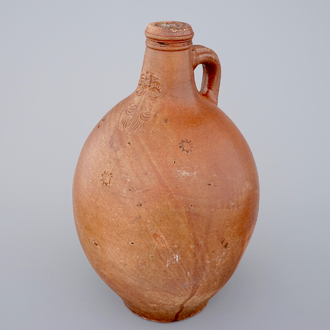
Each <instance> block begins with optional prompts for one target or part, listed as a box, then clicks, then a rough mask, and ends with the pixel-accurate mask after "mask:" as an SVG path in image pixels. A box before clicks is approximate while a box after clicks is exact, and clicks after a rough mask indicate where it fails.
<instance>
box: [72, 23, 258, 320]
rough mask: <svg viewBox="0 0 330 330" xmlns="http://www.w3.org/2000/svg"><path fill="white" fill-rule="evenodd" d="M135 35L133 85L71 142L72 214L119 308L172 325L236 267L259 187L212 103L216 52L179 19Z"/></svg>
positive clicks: (247, 155)
mask: <svg viewBox="0 0 330 330" xmlns="http://www.w3.org/2000/svg"><path fill="white" fill-rule="evenodd" d="M146 36H147V42H146V44H147V47H146V52H145V58H144V63H143V67H142V73H141V77H140V80H139V82H138V85H137V88H136V90H135V91H134V92H133V93H132V94H131V95H130V96H128V97H127V98H126V99H124V100H123V101H121V102H120V103H119V104H117V105H116V106H115V107H114V108H113V109H111V110H110V111H109V112H108V113H107V114H106V115H105V116H104V118H102V119H101V121H100V122H99V123H98V124H97V125H96V127H95V128H94V130H93V131H92V132H91V134H90V135H89V137H88V139H87V141H86V143H85V145H84V147H83V149H82V152H81V155H80V157H79V161H78V164H77V168H76V172H75V176H74V183H73V205H74V217H75V223H76V228H77V232H78V236H79V239H80V242H81V245H82V247H83V249H84V252H85V254H86V256H87V258H88V260H89V261H90V263H91V265H92V266H93V268H94V269H95V271H96V272H97V273H98V274H99V275H100V277H101V278H102V279H103V280H104V281H105V282H106V283H107V284H108V286H109V287H110V288H111V289H112V290H114V291H115V292H116V293H117V294H118V295H119V296H120V297H121V298H122V299H123V300H124V302H125V304H126V306H127V307H128V308H130V309H131V310H132V311H133V312H134V313H136V314H138V315H140V316H141V317H144V318H146V319H149V320H154V321H158V322H172V321H177V320H182V319H185V318H187V317H190V316H193V315H195V314H196V313H198V312H200V311H201V310H202V309H203V308H204V307H205V305H206V304H207V302H208V300H209V299H210V298H211V297H212V296H213V295H215V294H216V293H217V292H218V291H219V290H220V289H221V288H222V287H223V286H224V285H225V283H226V282H227V281H228V280H229V278H230V277H231V275H232V274H233V272H234V271H235V269H236V267H237V266H238V263H239V261H240V259H241V257H242V255H243V253H244V250H245V249H246V246H247V244H248V242H249V239H250V237H251V235H252V232H253V229H254V226H255V222H256V219H257V212H258V202H259V186H258V176H257V170H256V166H255V162H254V159H253V156H252V153H251V151H250V149H249V147H248V145H247V143H246V141H245V139H244V137H243V136H242V134H241V133H240V131H239V130H238V129H237V127H236V126H235V125H234V123H233V122H232V121H231V120H230V119H229V118H228V117H227V116H226V115H225V114H224V113H223V112H222V111H221V110H220V109H219V108H218V107H217V98H218V91H219V84H220V63H219V60H218V58H217V56H216V54H215V53H214V52H213V51H212V50H210V49H208V48H205V47H203V46H192V42H191V39H192V36H193V31H192V29H191V27H190V26H189V25H188V24H185V23H180V22H157V23H152V24H149V26H148V27H147V30H146ZM198 64H202V65H203V69H204V74H203V82H202V88H201V91H200V92H199V91H198V90H197V88H196V85H195V80H194V72H193V71H194V68H195V67H196V66H197V65H198Z"/></svg>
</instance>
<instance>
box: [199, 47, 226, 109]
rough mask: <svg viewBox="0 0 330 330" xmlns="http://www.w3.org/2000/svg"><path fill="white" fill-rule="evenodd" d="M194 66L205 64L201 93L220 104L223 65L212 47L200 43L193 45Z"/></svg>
mask: <svg viewBox="0 0 330 330" xmlns="http://www.w3.org/2000/svg"><path fill="white" fill-rule="evenodd" d="M192 54H193V68H194V70H195V68H196V67H197V65H199V64H202V65H203V78H202V86H201V90H200V93H201V94H202V95H204V96H205V97H207V98H208V99H209V100H210V101H212V102H214V103H215V104H218V96H219V89H220V79H221V66H220V61H219V58H218V55H217V54H216V53H215V52H214V51H213V50H212V49H210V48H206V47H204V46H200V45H193V46H192Z"/></svg>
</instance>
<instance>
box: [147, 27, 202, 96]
mask: <svg viewBox="0 0 330 330" xmlns="http://www.w3.org/2000/svg"><path fill="white" fill-rule="evenodd" d="M145 35H146V37H147V39H146V51H145V55H144V61H143V66H142V75H141V78H142V77H144V78H143V79H146V77H147V76H148V77H151V78H150V79H151V80H152V81H154V83H155V84H157V85H158V88H160V89H161V90H163V94H164V92H165V93H166V94H170V95H173V96H179V95H180V97H181V98H182V97H184V95H187V96H188V95H191V93H192V92H193V93H195V92H197V89H196V84H195V79H194V70H193V62H192V51H191V46H192V37H193V35H194V32H193V30H192V28H191V26H190V25H189V24H186V23H182V22H155V23H151V24H149V25H148V26H147V29H146V31H145ZM155 86H156V85H155Z"/></svg>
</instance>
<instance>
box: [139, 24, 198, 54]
mask: <svg viewBox="0 0 330 330" xmlns="http://www.w3.org/2000/svg"><path fill="white" fill-rule="evenodd" d="M145 36H146V37H147V40H146V45H147V47H149V48H152V49H157V50H172V51H173V50H184V49H188V48H190V47H191V45H192V38H193V36H194V31H193V29H192V27H191V26H190V25H189V24H188V23H184V22H178V21H161V22H153V23H150V24H148V26H147V28H146V30H145Z"/></svg>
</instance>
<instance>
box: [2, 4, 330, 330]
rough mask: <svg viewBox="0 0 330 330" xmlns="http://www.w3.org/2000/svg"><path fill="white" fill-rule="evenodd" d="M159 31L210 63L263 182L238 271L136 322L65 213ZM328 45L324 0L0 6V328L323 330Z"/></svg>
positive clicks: (329, 315)
mask: <svg viewBox="0 0 330 330" xmlns="http://www.w3.org/2000/svg"><path fill="white" fill-rule="evenodd" d="M160 20H179V21H184V22H187V23H189V24H191V25H192V27H193V29H194V31H195V38H194V43H195V44H202V45H204V46H207V47H210V48H212V49H213V50H214V51H215V52H216V53H217V54H218V56H219V58H220V61H221V64H222V81H221V88H220V97H219V106H220V108H221V109H222V110H224V111H225V112H226V114H227V115H228V116H229V117H230V118H231V119H232V120H233V121H234V122H235V123H236V125H237V126H238V127H239V129H240V130H241V131H242V133H243V135H244V136H245V138H246V139H247V141H248V143H249V145H250V147H251V149H252V152H253V154H254V156H255V160H256V163H257V166H258V170H259V176H260V186H261V201H260V212H259V218H258V222H257V226H256V229H255V232H254V235H253V236H252V239H251V242H250V245H249V247H248V249H247V251H246V253H245V255H244V257H243V259H242V261H241V263H240V265H239V267H238V269H237V271H236V272H235V274H234V275H233V277H232V278H231V280H230V281H229V282H228V283H227V285H226V286H225V287H224V288H223V289H222V290H221V291H220V292H219V293H218V294H217V295H216V296H215V297H214V298H212V299H211V301H210V302H209V304H208V306H207V307H206V308H205V309H204V311H203V312H202V313H200V314H198V315H196V316H195V317H193V318H191V319H188V320H185V321H182V322H176V323H173V324H158V323H154V322H149V321H145V320H143V319H141V318H139V317H137V316H135V315H134V314H133V313H131V312H130V311H129V310H128V309H127V308H126V307H125V306H124V304H123V303H122V301H121V299H120V298H119V297H118V296H117V295H116V294H115V293H113V292H112V291H111V290H110V289H109V288H108V287H107V286H106V285H105V284H104V283H103V282H102V280H101V279H100V278H99V277H98V276H97V275H96V273H95V272H94V271H93V269H92V268H91V266H90V265H89V263H88V261H87V259H86V258H85V256H84V254H83V251H82V249H81V247H80V244H79V241H78V238H77V235H76V232H75V227H74V221H73V214H72V202H71V187H72V178H73V173H74V169H75V165H76V162H77V159H78V155H79V153H80V150H81V148H82V145H83V143H84V141H85V139H86V138H87V136H88V134H89V133H90V131H91V130H92V128H93V127H94V126H95V124H96V123H97V122H98V121H99V120H100V119H101V118H102V116H103V115H104V114H105V113H106V112H107V111H108V110H109V109H110V108H112V107H113V106H114V105H115V104H117V103H118V102H119V101H120V100H122V99H123V98H124V97H126V96H127V95H129V94H130V93H131V92H132V91H134V89H135V88H136V85H137V82H138V79H139V75H140V70H141V66H142V60H143V54H144V49H145V44H144V41H145V37H144V30H145V27H146V26H147V24H148V23H150V22H152V21H160ZM329 34H330V2H328V1H326V0H323V1H321V0H314V1H307V0H300V1H293V0H286V1H284V0H276V1H273V0H272V1H261V0H260V1H256V0H254V1H236V0H232V1H229V0H226V1H218V0H204V1H194V0H189V1H180V0H175V1H173V0H166V1H147V0H141V1H133V0H132V1H125V0H121V1H118V0H117V1H113V0H108V1H101V0H100V1H98V0H94V1H83V0H80V1H70V0H67V1H61V0H60V1H36V0H31V1H22V0H21V1H8V0H7V1H5V0H3V1H1V4H0V38H1V39H0V84H1V85H0V171H1V172H0V173H1V176H0V180H1V181H0V244H1V250H0V329H4V330H7V329H15V330H20V329H24V330H26V329H33V330H38V329H61V330H62V329H79V330H83V329H88V330H90V329H95V330H98V329H100V330H101V329H143V330H148V329H161V328H162V329H164V328H168V329H169V328H171V329H172V328H173V329H190V330H192V329H205V328H209V329H229V330H233V329H244V330H248V329H253V330H255V329H262V330H264V329H267V330H272V329H274V330H275V329H276V330H278V329H290V330H291V329H299V330H304V329H306V330H307V329H308V330H310V329H318V330H325V329H330V284H329V281H330V261H329V252H330V243H329V241H330V238H329V236H330V235H329V233H330V225H329V220H330V219H329V205H330V198H329V197H330V175H329V172H330V148H329V142H330V134H329V124H330V116H329V112H330V83H329V76H330V64H329V62H330V37H329ZM200 74H201V70H197V76H198V78H197V80H198V81H200Z"/></svg>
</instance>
